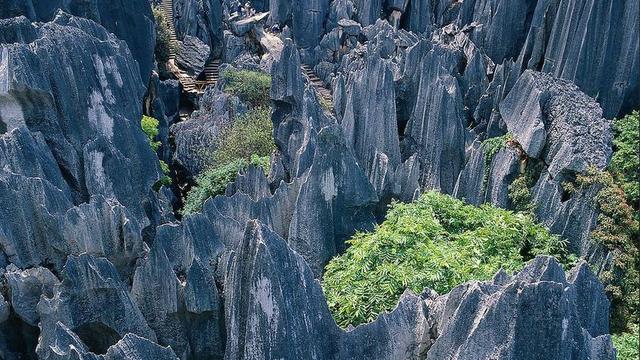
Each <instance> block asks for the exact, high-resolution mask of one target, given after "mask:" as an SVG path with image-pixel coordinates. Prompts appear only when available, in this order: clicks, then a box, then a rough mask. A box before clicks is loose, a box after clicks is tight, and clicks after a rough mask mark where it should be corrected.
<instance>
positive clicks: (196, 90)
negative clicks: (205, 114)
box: [160, 0, 220, 95]
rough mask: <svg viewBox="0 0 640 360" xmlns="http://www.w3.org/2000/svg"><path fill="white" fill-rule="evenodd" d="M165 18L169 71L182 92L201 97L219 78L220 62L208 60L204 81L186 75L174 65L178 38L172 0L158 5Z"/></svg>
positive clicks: (166, 0) (164, 0)
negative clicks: (166, 22)
mask: <svg viewBox="0 0 640 360" xmlns="http://www.w3.org/2000/svg"><path fill="white" fill-rule="evenodd" d="M160 6H161V9H162V11H163V12H164V15H165V17H166V18H167V20H168V23H169V41H170V46H169V62H168V67H169V70H170V71H171V72H172V73H173V74H174V75H175V76H176V78H178V81H179V82H180V84H182V88H183V89H184V91H186V92H187V93H190V94H194V95H201V94H202V93H203V92H204V89H206V88H207V86H209V85H215V84H216V83H217V82H218V79H219V78H220V71H219V69H220V60H219V59H209V60H208V61H207V63H206V64H205V67H204V78H205V80H204V81H202V80H197V79H195V78H194V77H192V76H190V75H189V74H187V73H186V72H185V71H184V70H182V69H180V68H179V67H178V65H177V64H176V56H177V51H178V37H177V35H176V29H175V25H174V23H173V21H174V14H173V0H163V1H162V4H161V5H160Z"/></svg>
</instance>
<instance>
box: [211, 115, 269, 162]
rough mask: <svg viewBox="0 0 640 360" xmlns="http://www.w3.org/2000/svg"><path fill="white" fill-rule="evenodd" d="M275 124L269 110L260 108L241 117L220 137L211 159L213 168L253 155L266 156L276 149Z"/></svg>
mask: <svg viewBox="0 0 640 360" xmlns="http://www.w3.org/2000/svg"><path fill="white" fill-rule="evenodd" d="M272 133H273V124H272V122H271V113H270V109H269V108H265V107H258V108H255V109H252V110H249V111H248V112H247V113H245V114H243V115H242V116H240V117H239V118H238V119H237V120H236V121H235V122H234V123H233V125H232V126H231V127H230V128H228V129H226V130H224V131H223V132H222V134H221V135H220V141H219V142H218V144H217V148H216V151H214V153H213V155H212V158H211V165H212V167H216V166H220V165H224V164H227V163H229V162H232V161H234V160H237V159H246V160H248V159H250V158H251V156H252V155H258V156H266V155H269V154H271V151H273V149H274V148H275V143H274V142H273V135H272Z"/></svg>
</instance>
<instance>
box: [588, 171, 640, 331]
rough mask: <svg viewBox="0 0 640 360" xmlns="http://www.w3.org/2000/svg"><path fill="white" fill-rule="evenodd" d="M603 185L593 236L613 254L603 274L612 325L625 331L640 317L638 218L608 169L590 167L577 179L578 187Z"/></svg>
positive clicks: (601, 277) (596, 201) (598, 197)
mask: <svg viewBox="0 0 640 360" xmlns="http://www.w3.org/2000/svg"><path fill="white" fill-rule="evenodd" d="M592 185H597V186H600V187H601V190H600V191H599V192H598V194H597V195H596V197H595V204H596V206H597V208H598V210H599V215H598V224H597V225H596V227H595V229H594V230H593V231H592V232H591V238H592V239H593V240H595V241H597V242H599V243H601V244H603V245H604V246H605V247H606V248H607V249H608V250H609V251H611V254H612V255H613V261H612V264H611V267H610V268H609V269H607V270H606V271H604V272H602V273H601V275H600V280H601V281H602V282H603V284H604V285H605V287H606V290H607V293H608V295H609V298H610V299H611V328H612V330H613V331H615V332H618V331H623V330H625V329H626V328H627V327H628V325H629V324H630V323H633V322H637V321H638V316H639V314H638V307H639V306H640V291H639V290H638V266H639V265H640V264H639V263H638V261H639V260H638V253H639V250H638V249H639V248H640V244H639V243H638V242H639V241H640V240H638V236H639V235H640V233H639V231H638V222H637V221H636V219H635V218H634V212H635V211H634V209H633V208H632V207H631V206H630V205H629V204H628V203H626V196H625V192H624V190H623V188H622V187H621V186H620V185H618V184H616V182H615V180H614V178H613V176H612V175H611V174H610V173H609V172H607V171H604V172H600V171H597V170H596V169H593V168H591V169H589V170H588V171H587V173H586V174H583V175H579V176H578V177H577V179H576V185H575V186H576V187H577V188H585V187H589V186H592Z"/></svg>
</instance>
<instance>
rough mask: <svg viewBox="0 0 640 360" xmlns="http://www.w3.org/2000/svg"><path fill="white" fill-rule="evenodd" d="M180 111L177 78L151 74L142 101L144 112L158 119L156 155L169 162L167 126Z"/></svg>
mask: <svg viewBox="0 0 640 360" xmlns="http://www.w3.org/2000/svg"><path fill="white" fill-rule="evenodd" d="M179 111H180V83H179V82H178V81H177V80H173V79H167V80H160V77H159V76H158V74H157V73H155V72H154V73H153V74H152V75H151V80H150V81H149V88H148V89H147V95H146V96H145V102H144V113H145V114H149V115H150V116H151V117H153V118H155V119H157V120H158V122H159V124H158V137H157V139H158V141H160V144H161V147H160V149H159V150H158V157H159V158H160V159H161V160H164V161H165V162H166V163H167V164H169V163H171V155H172V151H171V146H170V144H169V127H170V126H171V125H173V123H174V122H175V121H176V120H177V119H178V116H179Z"/></svg>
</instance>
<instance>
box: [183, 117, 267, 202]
mask: <svg viewBox="0 0 640 360" xmlns="http://www.w3.org/2000/svg"><path fill="white" fill-rule="evenodd" d="M272 133H273V125H272V123H271V117H270V111H269V109H268V108H265V107H258V108H254V109H252V110H249V111H248V112H247V113H245V114H244V115H242V116H241V117H240V118H238V119H237V120H236V121H235V122H234V123H233V125H231V126H230V127H229V128H228V129H226V130H223V132H222V133H221V134H220V137H219V139H220V140H219V141H218V144H217V147H216V150H215V151H214V152H213V154H212V155H211V160H210V162H209V165H208V166H207V168H206V169H205V171H204V172H203V173H202V174H201V175H200V176H198V177H197V178H196V186H194V187H193V188H192V189H191V190H190V191H189V193H188V194H187V198H186V200H185V204H184V207H183V209H182V214H183V215H187V214H192V213H195V212H198V211H201V210H202V205H203V204H204V202H205V201H206V200H207V199H208V198H210V197H214V196H216V195H221V194H223V193H224V191H225V189H226V187H227V184H228V183H230V182H232V181H233V180H234V179H235V178H236V176H237V175H238V172H239V171H243V170H245V169H246V168H247V167H248V166H249V165H255V166H258V167H260V168H262V169H263V170H264V172H265V173H268V172H269V155H270V154H271V152H272V151H273V149H274V148H275V143H274V142H273V137H272V135H271V134H272Z"/></svg>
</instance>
